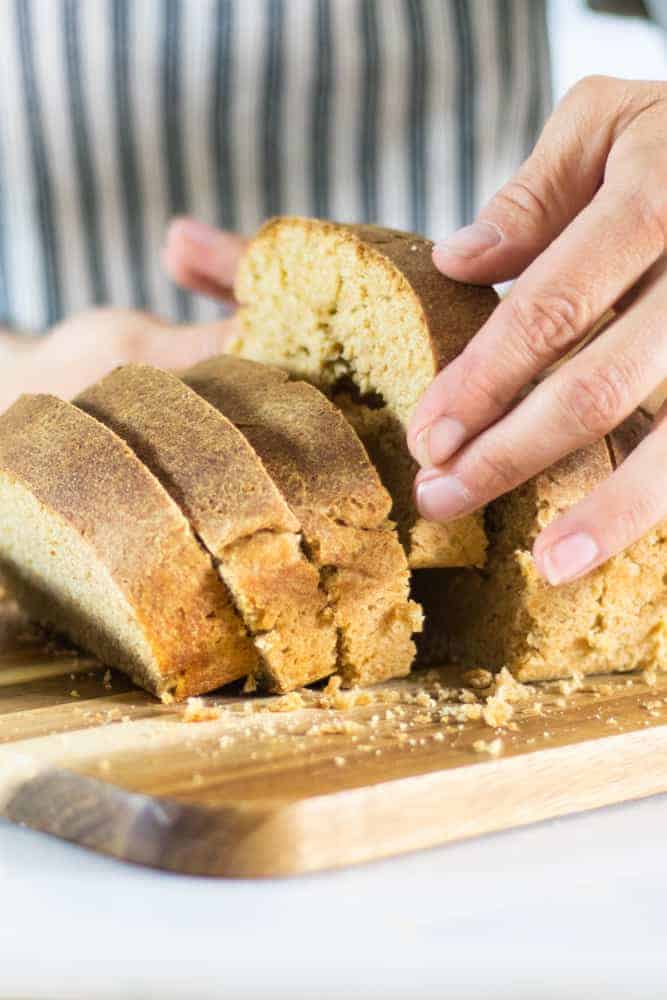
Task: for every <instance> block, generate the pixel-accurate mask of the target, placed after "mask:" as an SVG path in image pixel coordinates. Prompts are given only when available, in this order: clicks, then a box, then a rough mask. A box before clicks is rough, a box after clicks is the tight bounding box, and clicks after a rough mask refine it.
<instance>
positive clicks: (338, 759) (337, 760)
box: [333, 757, 345, 767]
mask: <svg viewBox="0 0 667 1000" xmlns="http://www.w3.org/2000/svg"><path fill="white" fill-rule="evenodd" d="M333 762H334V764H335V765H336V767H344V766H345V758H344V757H334V759H333Z"/></svg>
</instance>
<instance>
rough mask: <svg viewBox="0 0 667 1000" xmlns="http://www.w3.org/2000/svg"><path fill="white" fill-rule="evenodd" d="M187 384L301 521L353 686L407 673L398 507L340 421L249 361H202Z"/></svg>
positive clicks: (408, 624)
mask: <svg viewBox="0 0 667 1000" xmlns="http://www.w3.org/2000/svg"><path fill="white" fill-rule="evenodd" d="M184 379H185V381H186V383H187V384H188V385H189V386H192V388H193V389H195V390H196V391H197V392H198V393H200V394H201V395H202V396H204V397H205V398H206V399H207V400H208V401H209V402H210V403H211V404H213V405H214V406H216V407H218V408H219V409H220V410H221V411H222V412H223V413H224V414H225V415H226V416H227V417H228V418H229V419H230V420H231V421H232V422H233V423H234V424H235V425H236V426H237V427H238V428H239V429H240V430H241V431H242V432H243V433H244V434H245V435H246V437H247V438H248V440H249V441H250V443H251V444H252V446H253V448H254V449H255V450H256V451H257V452H258V453H259V454H260V455H261V457H262V459H263V461H264V463H265V465H266V467H267V469H268V470H269V472H270V473H271V476H272V478H273V479H274V481H275V482H276V484H277V485H278V487H279V489H280V490H281V492H282V494H283V496H284V497H285V499H286V501H287V503H288V504H289V506H290V508H291V510H292V511H293V512H294V514H295V515H296V517H297V518H298V520H299V522H300V524H301V528H302V531H303V535H304V539H305V541H306V544H307V546H308V551H309V554H310V557H311V559H312V560H313V562H314V564H315V565H316V566H317V567H318V569H319V571H320V574H321V579H322V582H323V586H324V587H325V590H326V593H327V595H328V597H329V603H330V606H331V609H332V612H333V615H334V621H335V624H336V627H337V629H338V635H339V650H338V652H339V668H340V671H341V673H342V676H343V679H344V681H345V683H347V684H353V683H372V682H374V681H379V680H384V679H386V678H389V677H399V676H402V675H404V674H406V673H408V672H409V670H410V666H411V664H412V661H413V659H414V653H415V647H414V643H413V641H412V634H413V632H415V631H417V630H418V629H419V628H420V627H421V611H420V609H419V607H418V606H417V605H416V604H415V603H414V602H411V601H410V600H409V570H408V565H407V560H406V557H405V553H404V552H403V549H402V548H401V545H400V543H399V541H398V538H397V535H396V531H395V528H394V526H393V525H392V524H391V522H390V521H388V514H389V509H390V507H391V499H390V497H389V495H388V494H387V492H386V490H385V489H384V488H383V486H382V484H381V482H380V480H379V478H378V476H377V473H376V472H375V470H374V468H373V466H372V464H371V462H370V461H369V459H368V455H367V454H366V452H365V450H364V448H363V446H362V444H361V442H360V441H359V439H358V437H357V436H356V434H355V433H354V431H353V430H352V428H351V427H350V426H349V424H348V423H347V421H346V420H345V418H344V417H343V416H342V414H341V413H340V412H339V411H338V410H337V409H336V408H335V407H334V406H333V405H332V404H331V403H330V402H329V400H327V399H326V397H324V396H323V395H322V393H320V392H319V391H318V390H317V389H315V388H314V387H313V386H312V385H309V384H307V383H305V382H300V381H290V380H289V378H288V376H287V374H286V373H285V372H284V371H281V370H279V369H277V368H272V367H268V366H265V365H260V364H256V363H254V362H251V361H247V360H244V359H241V358H235V357H230V356H222V357H220V358H214V359H212V360H211V361H205V362H202V363H201V364H199V365H197V366H195V367H194V368H192V369H190V370H189V371H188V372H186V373H185V375H184Z"/></svg>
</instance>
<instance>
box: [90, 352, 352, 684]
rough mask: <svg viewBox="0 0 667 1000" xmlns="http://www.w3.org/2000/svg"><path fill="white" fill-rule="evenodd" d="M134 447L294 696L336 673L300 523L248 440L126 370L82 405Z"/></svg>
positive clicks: (267, 662) (267, 667)
mask: <svg viewBox="0 0 667 1000" xmlns="http://www.w3.org/2000/svg"><path fill="white" fill-rule="evenodd" d="M76 403H77V405H78V406H80V407H81V408H82V409H84V410H85V411H86V412H87V413H90V414H91V415H92V416H94V417H96V418H97V419H98V420H100V421H101V422H102V423H104V424H106V425H107V426H108V427H110V428H111V429H112V430H113V431H114V432H115V433H116V434H118V436H119V437H121V438H123V440H124V441H126V442H127V444H129V446H130V447H131V448H132V449H133V451H134V452H135V453H136V455H137V456H138V457H139V458H140V459H141V461H142V462H143V463H144V464H145V465H146V466H147V467H148V468H149V469H150V470H151V472H152V473H153V474H154V475H155V476H156V478H157V479H159V480H160V482H161V483H162V485H163V486H164V487H165V489H166V490H167V491H168V492H169V493H170V495H171V496H172V497H173V499H174V500H175V501H176V502H177V503H178V504H179V506H180V507H181V509H182V510H183V513H184V514H185V515H186V517H187V518H188V519H189V521H190V523H191V524H192V526H193V528H194V530H195V532H196V533H197V535H198V537H199V538H200V540H201V541H202V542H203V544H204V545H205V546H206V548H207V549H208V551H209V552H210V553H211V555H212V556H213V557H214V558H215V561H216V565H217V567H218V571H219V573H220V575H221V577H222V579H223V580H224V582H225V584H226V585H227V587H228V588H229V591H230V593H231V595H232V598H233V600H234V603H235V605H236V607H237V609H238V611H239V612H240V614H241V615H242V617H243V620H244V621H245V624H246V626H247V628H248V630H249V632H250V634H251V636H252V638H253V640H254V642H255V645H256V647H257V649H258V651H259V653H260V655H261V664H262V666H261V671H260V674H259V676H258V680H259V681H260V682H261V683H262V686H264V687H268V689H269V690H272V691H290V690H292V689H293V688H295V687H300V686H301V685H303V684H308V683H310V682H311V681H315V680H319V679H320V678H321V677H326V676H328V675H329V674H331V673H333V672H334V670H335V669H336V631H335V628H334V626H333V622H332V616H331V613H330V612H329V611H328V609H327V601H326V596H325V594H324V591H323V590H321V589H320V585H319V584H320V581H319V574H318V572H317V570H316V569H315V567H314V566H313V565H312V564H311V563H310V562H309V560H308V558H307V557H306V556H305V554H304V553H303V551H302V549H301V537H300V534H299V522H298V520H297V518H296V517H295V515H294V514H293V513H292V512H291V511H290V509H289V507H288V506H287V504H286V503H285V501H284V499H283V497H282V496H281V494H280V492H279V491H278V489H277V487H276V486H275V485H274V483H273V481H272V480H271V477H270V476H269V473H268V472H267V470H266V468H265V467H264V465H263V464H262V460H261V458H260V457H259V455H258V454H257V452H256V451H254V450H253V448H252V447H251V445H250V444H249V443H248V441H247V440H246V438H245V437H244V436H243V434H241V433H240V431H238V430H237V429H236V427H234V425H233V423H231V422H230V421H229V420H227V419H226V418H225V417H224V416H223V415H222V414H221V413H220V412H219V410H217V409H215V408H214V407H213V406H210V405H209V403H207V402H206V400H205V399H202V397H201V396H199V395H197V393H196V392H193V391H192V389H189V388H188V387H187V386H186V385H184V384H183V382H182V381H181V380H180V379H178V378H177V377H176V376H175V375H171V374H169V373H167V372H164V371H160V370H158V369H156V368H151V367H149V366H148V365H126V366H124V367H122V368H117V369H116V370H115V371H114V372H112V373H111V374H110V375H108V376H107V377H106V378H104V379H103V380H102V381H101V382H99V383H98V384H97V385H95V386H93V387H92V388H90V389H88V390H86V392H84V393H83V394H82V395H81V396H79V397H78V399H77V400H76Z"/></svg>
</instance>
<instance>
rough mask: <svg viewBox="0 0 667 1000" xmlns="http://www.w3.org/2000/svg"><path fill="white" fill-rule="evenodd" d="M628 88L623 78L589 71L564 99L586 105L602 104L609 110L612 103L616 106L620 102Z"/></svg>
mask: <svg viewBox="0 0 667 1000" xmlns="http://www.w3.org/2000/svg"><path fill="white" fill-rule="evenodd" d="M626 90H627V84H626V83H625V81H623V80H618V79H616V78H615V77H613V76H605V75H604V74H602V73H589V74H588V76H583V77H582V78H581V80H577V82H576V83H575V84H574V85H573V86H572V87H571V88H570V90H569V91H568V92H567V94H566V95H565V98H564V100H566V101H575V102H579V103H581V104H583V105H584V106H585V107H591V106H592V107H595V106H597V105H599V104H602V105H604V107H605V109H607V110H608V108H609V106H610V105H611V106H612V107H615V106H616V105H617V104H618V103H619V101H620V99H621V95H622V94H624V93H625V91H626Z"/></svg>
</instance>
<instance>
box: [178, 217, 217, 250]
mask: <svg viewBox="0 0 667 1000" xmlns="http://www.w3.org/2000/svg"><path fill="white" fill-rule="evenodd" d="M178 225H179V227H180V230H181V236H183V237H184V238H185V239H186V240H188V241H189V242H190V243H196V244H197V246H200V247H207V248H208V247H212V246H213V245H214V244H215V242H216V240H217V238H218V231H217V229H214V228H213V226H207V225H206V223H205V222H199V220H198V219H180V220H179V222H178Z"/></svg>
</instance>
